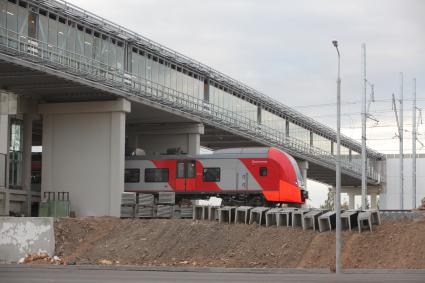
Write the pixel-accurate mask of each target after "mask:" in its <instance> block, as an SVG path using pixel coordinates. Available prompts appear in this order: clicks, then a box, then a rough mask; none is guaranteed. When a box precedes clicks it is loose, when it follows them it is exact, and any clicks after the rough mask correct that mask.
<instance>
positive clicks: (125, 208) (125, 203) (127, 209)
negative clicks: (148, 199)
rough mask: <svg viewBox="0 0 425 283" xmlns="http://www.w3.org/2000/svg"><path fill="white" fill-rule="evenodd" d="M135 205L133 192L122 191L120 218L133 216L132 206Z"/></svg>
mask: <svg viewBox="0 0 425 283" xmlns="http://www.w3.org/2000/svg"><path fill="white" fill-rule="evenodd" d="M135 205H136V194H135V193H122V194H121V213H120V215H121V218H133V217H134V208H135Z"/></svg>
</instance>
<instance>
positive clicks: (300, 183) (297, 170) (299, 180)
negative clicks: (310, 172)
mask: <svg viewBox="0 0 425 283" xmlns="http://www.w3.org/2000/svg"><path fill="white" fill-rule="evenodd" d="M284 153H285V152H284ZM285 155H286V156H287V157H288V159H289V161H290V162H291V164H292V167H293V168H294V170H295V174H296V175H297V183H298V186H300V187H301V188H303V189H305V184H304V181H303V175H302V174H301V170H300V167H298V163H297V162H296V161H295V159H294V158H293V157H292V156H291V155H289V154H287V153H285Z"/></svg>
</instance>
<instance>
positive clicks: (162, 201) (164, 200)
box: [156, 192, 176, 218]
mask: <svg viewBox="0 0 425 283" xmlns="http://www.w3.org/2000/svg"><path fill="white" fill-rule="evenodd" d="M175 202H176V194H175V193H174V192H159V193H158V205H157V206H156V217H158V218H172V217H173V216H174V204H175Z"/></svg>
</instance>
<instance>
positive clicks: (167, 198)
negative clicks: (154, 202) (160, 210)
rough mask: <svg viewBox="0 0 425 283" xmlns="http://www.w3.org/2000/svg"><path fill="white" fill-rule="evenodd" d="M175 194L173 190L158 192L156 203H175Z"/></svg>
mask: <svg viewBox="0 0 425 283" xmlns="http://www.w3.org/2000/svg"><path fill="white" fill-rule="evenodd" d="M175 203H176V194H175V193H174V192H159V193H158V204H175Z"/></svg>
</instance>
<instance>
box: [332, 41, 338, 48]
mask: <svg viewBox="0 0 425 283" xmlns="http://www.w3.org/2000/svg"><path fill="white" fill-rule="evenodd" d="M332 44H333V45H334V46H335V47H336V48H338V41H336V40H332Z"/></svg>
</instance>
